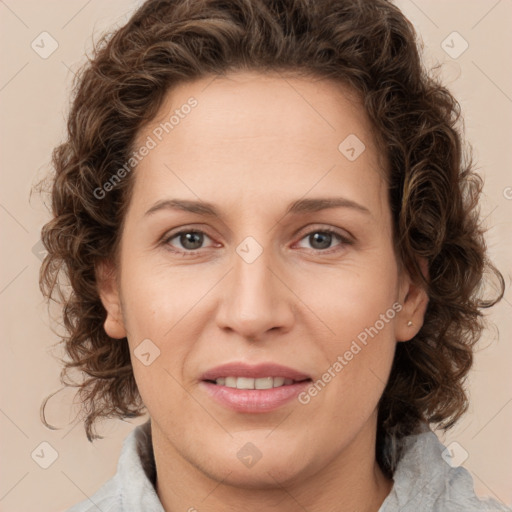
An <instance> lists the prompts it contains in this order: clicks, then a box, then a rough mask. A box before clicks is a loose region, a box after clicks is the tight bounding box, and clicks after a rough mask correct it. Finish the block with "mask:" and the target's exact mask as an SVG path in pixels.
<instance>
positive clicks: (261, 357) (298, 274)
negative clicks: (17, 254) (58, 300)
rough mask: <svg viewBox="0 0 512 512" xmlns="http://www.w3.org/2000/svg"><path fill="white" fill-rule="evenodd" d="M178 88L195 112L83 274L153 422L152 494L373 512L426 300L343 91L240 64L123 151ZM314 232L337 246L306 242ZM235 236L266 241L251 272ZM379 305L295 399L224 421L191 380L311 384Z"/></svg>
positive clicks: (137, 175)
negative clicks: (351, 143)
mask: <svg viewBox="0 0 512 512" xmlns="http://www.w3.org/2000/svg"><path fill="white" fill-rule="evenodd" d="M191 96H194V97H195V98H196V99H197V101H198V105H197V106H196V107H195V108H194V109H192V110H191V112H190V113H189V114H188V115H187V116H184V118H183V119H180V123H179V125H177V126H175V127H174V129H173V130H172V131H169V133H168V134H167V135H166V136H165V137H164V138H163V139H162V141H161V142H159V143H158V145H157V146H156V147H155V148H154V149H152V150H151V151H150V152H149V154H148V155H147V156H146V157H145V158H144V159H143V160H142V161H141V162H140V164H139V165H138V167H137V169H136V171H134V176H133V178H134V179H135V182H134V189H133V196H132V198H131V201H130V205H129V208H128V210H127V213H126V218H125V224H124V227H123V231H122V237H121V244H120V252H119V260H118V262H117V264H113V263H111V264H105V265H102V266H101V267H100V268H99V269H98V281H99V288H100V295H101V298H102V301H103V304H104V306H105V308H106V310H107V318H106V321H105V330H106V332H107V333H108V334H109V335H110V336H112V337H114V338H123V337H125V336H127V337H128V341H129V345H130V348H131V353H132V364H133V370H134V374H135V378H136V381H137V385H138V388H139V390H140V393H141V396H142V398H143V400H144V403H145V405H146V407H147V409H148V412H149V414H150V416H151V419H152V435H153V447H154V452H155V461H156V467H157V473H158V477H157V492H158V495H159V497H160V500H161V501H162V504H163V506H164V508H165V510H166V511H169V512H170V511H173V512H174V511H178V510H195V509H197V510H201V511H202V512H203V511H208V512H216V511H223V512H225V511H240V510H245V511H249V512H252V511H254V512H256V511H258V512H260V511H261V510H265V511H272V510H277V509H279V511H280V512H296V511H297V510H298V509H301V507H303V508H304V509H307V510H309V511H325V510H334V509H336V510H340V508H339V506H340V505H339V504H340V503H343V504H344V508H343V510H351V511H352V510H358V511H377V510H378V508H379V506H380V505H381V504H382V502H383V500H384V499H385V497H386V496H387V495H388V493H389V492H390V490H391V487H392V483H393V482H392V481H391V480H389V479H387V478H386V477H385V476H384V474H383V473H382V472H381V470H380V468H379V466H378V464H377V463H376V460H375V435H376V420H377V404H378V401H379V398H380V396H381V395H382V392H383V390H384V387H385V383H386V381H387V379H388V376H389V373H390V369H391V364H392V360H393V355H394V351H395V347H396V343H397V342H406V341H407V340H409V339H411V338H412V337H413V336H414V335H415V334H416V333H417V332H418V331H419V329H420V327H421V325H422V322H423V317H424V314H425V309H426V305H427V302H428V298H427V296H426V293H425V292H424V290H422V289H421V288H419V287H418V286H416V285H415V284H414V283H412V282H411V280H410V278H409V277H408V275H407V274H406V273H405V272H403V271H401V270H400V267H399V265H398V263H397V259H396V256H395V252H394V249H393V243H392V219H391V213H390V207H389V203H388V196H387V189H386V183H385V180H384V176H385V173H386V169H385V162H384V159H383V158H382V155H381V153H380V152H379V150H378V149H377V147H376V144H375V141H374V137H373V135H372V132H371V127H370V123H369V120H368V119H367V117H366V114H365V112H364V109H363V107H362V106H361V104H360V102H359V100H358V98H357V96H356V95H355V94H354V93H353V92H352V91H350V90H349V89H347V88H346V87H344V86H341V85H340V84H336V83H334V82H331V81H327V80H313V79H311V78H309V79H305V78H300V77H298V76H295V77H292V76H287V77H286V78H284V77H283V76H281V75H278V74H276V75H265V76H263V75H260V74H257V73H253V72H238V73H232V74H229V75H228V76H227V77H217V78H216V79H215V80H213V81H212V77H209V78H204V79H201V80H197V81H194V82H192V83H188V84H182V85H180V86H178V87H176V88H174V89H172V90H171V91H170V92H169V93H168V94H167V97H166V101H165V102H164V104H163V105H162V106H161V109H160V111H159V113H158V116H157V118H156V119H155V121H154V122H153V123H152V124H151V125H149V126H146V127H145V128H144V129H142V130H141V131H140V133H139V134H138V141H137V144H142V143H143V142H144V141H145V140H146V138H147V136H148V135H149V136H151V135H152V130H154V128H155V127H156V126H158V124H159V123H160V122H162V120H166V119H168V118H169V116H170V115H171V114H172V112H173V111H174V110H175V109H177V108H180V106H182V105H183V104H185V103H186V102H187V100H188V98H190V97H191ZM349 134H356V135H357V137H358V138H359V139H360V140H361V141H363V143H364V144H365V146H366V149H365V151H363V153H362V154H361V155H360V156H359V157H358V158H357V159H356V160H355V161H353V162H351V161H349V160H348V159H347V158H346V157H345V156H344V155H343V154H342V153H341V152H340V151H339V150H338V145H339V144H340V142H341V141H343V140H344V139H345V138H346V137H347V136H348V135H349ZM153 138H154V136H153ZM136 146H137V145H136ZM305 197H306V198H313V197H315V198H317V197H344V198H347V199H349V200H351V201H354V202H356V203H358V204H360V205H362V206H363V207H364V208H366V209H367V210H368V212H362V211H359V210H358V209H357V208H351V207H340V208H331V209H325V210H322V211H317V212H306V213H301V214H298V215H291V214H290V215H285V213H286V208H287V207H288V205H289V204H290V203H292V202H293V201H295V200H298V199H301V198H305ZM171 198H179V199H189V200H203V201H208V202H210V203H213V204H214V205H215V206H216V207H217V208H218V210H219V211H220V212H221V218H218V217H212V216H205V215H200V214H198V213H190V212H184V211H179V210H175V209H169V208H168V209H165V208H163V209H160V210H158V211H155V212H154V213H152V214H149V215H145V213H146V211H147V210H149V209H150V208H151V207H152V206H153V205H154V204H155V203H157V202H158V201H160V200H165V199H171ZM182 228H191V229H192V228H193V229H195V230H201V231H203V232H204V233H205V236H204V238H203V241H202V245H201V241H199V242H197V243H196V244H195V245H194V240H192V243H190V242H189V243H188V245H187V240H186V239H184V237H181V238H180V237H179V236H177V237H176V236H174V237H172V236H171V235H173V234H174V233H176V232H177V231H179V230H180V229H182ZM326 228H331V229H334V230H336V231H337V232H338V233H339V234H340V235H341V236H342V237H345V238H346V239H348V241H349V243H347V242H344V241H343V240H342V239H339V238H337V236H336V235H333V236H332V239H331V242H330V243H329V240H327V242H325V243H324V245H322V244H321V242H320V243H319V242H318V241H317V242H315V238H314V237H312V236H309V235H311V234H314V233H318V232H320V233H324V231H323V230H324V229H326ZM248 236H251V237H253V238H254V239H255V240H256V241H257V242H258V244H259V245H260V246H261V248H262V249H263V252H262V254H261V255H260V256H259V257H258V258H257V259H256V260H255V261H254V262H252V263H250V264H249V263H247V262H246V261H244V259H243V258H241V257H240V256H239V254H238V253H237V252H236V249H237V247H238V246H239V244H240V243H241V242H242V241H243V240H244V239H245V238H246V237H248ZM323 236H324V237H325V236H327V237H328V236H329V235H328V234H324V235H323ZM198 247H199V248H198ZM325 247H327V248H325ZM197 248H198V249H197ZM192 249H196V250H197V251H198V252H197V254H195V255H192V256H191V255H188V254H186V253H187V250H188V251H191V250H192ZM394 303H399V304H400V305H401V306H402V309H401V311H400V312H399V313H398V314H396V316H394V318H393V319H391V320H389V321H388V322H387V323H385V326H384V328H382V329H381V330H380V331H379V332H378V335H376V336H375V337H373V338H371V339H370V340H369V342H368V344H367V345H366V346H364V348H363V349H362V350H361V351H360V352H359V353H358V354H357V355H355V356H354V358H353V359H352V360H351V361H350V362H349V363H348V364H347V365H346V366H345V367H344V368H343V370H342V371H341V372H339V373H338V374H337V375H336V377H335V378H333V379H332V380H331V381H330V382H329V383H328V384H327V385H326V387H325V388H324V389H323V390H322V391H321V392H320V393H318V395H317V396H315V397H314V398H312V399H311V401H310V402H309V403H308V404H306V405H303V404H301V403H299V401H298V400H293V401H292V402H290V403H288V404H286V405H285V406H283V407H281V408H280V409H278V410H276V411H273V412H268V413H263V414H247V413H239V412H234V411H232V410H230V409H228V408H226V407H223V406H222V405H219V404H217V403H216V402H214V401H213V400H212V399H211V398H210V397H209V396H208V395H207V394H206V393H205V392H204V391H203V390H202V389H201V386H200V385H199V382H200V380H199V379H200V375H201V374H202V373H203V372H204V371H205V370H207V369H210V368H213V367H214V366H217V365H219V364H223V363H226V362H232V361H246V362H249V363H253V364H254V363H257V362H263V361H265V362H268V361H273V362H277V363H280V364H283V365H286V366H290V367H292V368H295V369H297V370H300V371H302V372H304V373H306V374H309V375H311V376H312V377H313V380H317V379H319V378H321V377H322V375H323V374H324V373H325V372H326V371H327V369H328V368H329V367H331V366H332V365H333V363H334V362H335V361H336V360H337V357H338V356H339V355H343V354H344V353H345V352H346V351H347V350H348V349H349V347H350V345H351V343H352V341H353V340H355V339H356V338H357V336H358V334H360V333H361V332H362V331H364V329H365V328H367V327H369V326H372V325H374V324H375V322H376V320H378V319H379V315H381V314H385V313H386V311H388V310H389V309H390V308H391V307H392V305H393V304H394ZM409 321H411V322H412V323H413V325H412V326H410V325H408V322H409ZM148 338H149V339H150V340H151V341H152V343H154V344H155V345H156V346H157V347H158V349H159V350H160V356H159V357H157V358H156V359H155V360H154V361H153V362H152V363H151V364H150V365H149V366H145V365H144V364H142V363H141V361H139V360H138V358H136V357H134V354H133V350H134V349H135V348H136V347H137V346H138V345H139V344H140V343H141V342H142V340H144V339H148ZM248 442H251V443H253V444H254V445H255V446H256V447H257V448H258V450H259V451H260V452H261V454H262V457H261V459H260V460H259V461H258V462H257V463H256V464H255V465H254V466H252V467H251V468H247V467H246V466H245V465H244V464H242V463H241V462H240V460H239V459H238V457H237V452H238V450H240V449H241V448H242V447H243V446H244V445H245V444H246V443H248Z"/></svg>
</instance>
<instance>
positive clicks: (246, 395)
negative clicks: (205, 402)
mask: <svg viewBox="0 0 512 512" xmlns="http://www.w3.org/2000/svg"><path fill="white" fill-rule="evenodd" d="M310 384H311V381H310V380H307V381H302V382H295V383H293V384H290V385H289V386H280V387H278V388H270V389H237V388H229V387H227V386H219V385H217V384H213V383H212V382H207V381H201V385H202V386H203V388H204V389H205V390H206V392H207V393H208V394H209V395H210V396H211V397H212V398H213V399H214V400H215V401H217V402H218V403H220V404H221V405H224V406H226V407H228V408H230V409H232V410H234V411H236V412H249V413H258V412H270V411H274V410H276V409H278V408H279V407H282V406H283V405H285V404H286V403H288V402H290V401H291V400H293V399H294V398H295V397H296V396H297V395H298V394H299V393H301V392H302V391H304V389H305V388H307V387H308V386H309V385H310Z"/></svg>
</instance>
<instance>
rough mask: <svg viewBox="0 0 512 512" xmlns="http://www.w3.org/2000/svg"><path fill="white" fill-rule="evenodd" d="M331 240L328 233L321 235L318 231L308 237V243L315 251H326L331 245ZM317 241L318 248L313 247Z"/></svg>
mask: <svg viewBox="0 0 512 512" xmlns="http://www.w3.org/2000/svg"><path fill="white" fill-rule="evenodd" d="M331 238H332V235H331V234H330V233H322V232H320V231H318V232H317V233H313V234H312V235H310V242H311V245H312V246H313V247H314V248H315V249H328V248H329V247H330V245H331ZM318 241H319V242H320V247H315V243H317V242H318ZM322 242H323V243H322Z"/></svg>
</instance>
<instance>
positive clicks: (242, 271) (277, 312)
mask: <svg viewBox="0 0 512 512" xmlns="http://www.w3.org/2000/svg"><path fill="white" fill-rule="evenodd" d="M267 240H268V238H267ZM269 245H270V244H269ZM276 261H277V258H276V255H274V254H273V253H272V249H271V248H270V247H263V245H260V244H259V243H258V242H257V241H256V240H255V239H254V238H252V237H247V238H246V239H244V240H243V241H242V242H241V243H240V244H239V245H238V246H237V248H236V254H234V255H233V269H232V271H231V272H230V276H229V279H228V283H229V284H228V287H227V290H226V293H225V294H224V295H223V303H222V305H221V307H220V312H219V317H218V321H219V325H220V326H221V327H223V328H230V329H232V330H234V331H237V332H238V334H240V335H241V336H243V337H246V338H249V337H250V338H258V337H261V336H262V335H263V334H264V333H265V332H266V331H267V330H270V329H273V328H276V327H285V326H288V325H289V323H290V322H291V320H292V311H291V304H290V302H289V300H290V297H289V296H288V294H287V293H286V287H285V286H284V285H283V284H282V283H281V282H280V280H279V279H278V278H277V277H276V276H275V275H274V274H275V273H277V270H276V268H277V267H278V266H279V265H276Z"/></svg>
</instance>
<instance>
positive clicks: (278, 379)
mask: <svg viewBox="0 0 512 512" xmlns="http://www.w3.org/2000/svg"><path fill="white" fill-rule="evenodd" d="M284 380H285V379H284V377H274V387H275V388H278V387H279V386H282V385H283V384H284Z"/></svg>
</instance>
